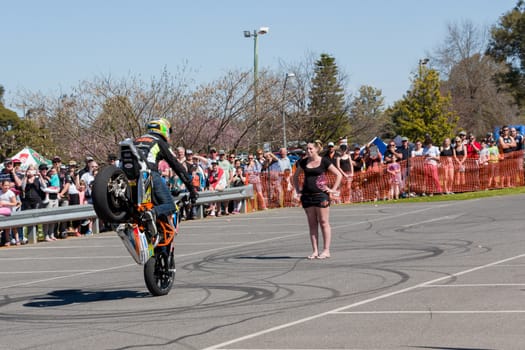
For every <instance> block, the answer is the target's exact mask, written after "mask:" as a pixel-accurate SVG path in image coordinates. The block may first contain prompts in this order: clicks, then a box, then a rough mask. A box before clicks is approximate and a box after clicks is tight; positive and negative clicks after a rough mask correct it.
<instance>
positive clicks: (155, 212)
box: [133, 118, 198, 237]
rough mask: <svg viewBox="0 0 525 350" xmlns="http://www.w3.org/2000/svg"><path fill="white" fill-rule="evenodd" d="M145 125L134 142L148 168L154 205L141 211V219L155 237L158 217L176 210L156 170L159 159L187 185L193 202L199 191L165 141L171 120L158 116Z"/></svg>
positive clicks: (168, 134) (167, 189)
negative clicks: (146, 131)
mask: <svg viewBox="0 0 525 350" xmlns="http://www.w3.org/2000/svg"><path fill="white" fill-rule="evenodd" d="M146 128H147V129H148V133H147V134H145V135H143V136H141V137H138V138H136V139H135V140H134V141H133V143H134V144H135V146H136V147H137V149H138V150H139V152H142V154H143V155H144V158H145V159H146V162H147V163H148V167H149V169H150V170H151V176H152V180H153V198H154V203H155V206H154V207H153V209H152V210H148V211H146V212H144V219H145V221H146V222H147V224H148V227H149V229H150V232H151V234H152V237H156V236H157V225H156V224H155V223H156V221H157V217H159V216H170V215H172V214H173V213H175V210H176V209H175V204H174V202H173V198H172V197H171V193H170V190H169V188H168V186H167V184H166V183H165V182H164V181H163V180H162V177H161V175H160V172H159V169H158V164H159V161H161V160H165V161H166V162H167V163H168V164H169V165H170V167H171V168H172V169H173V170H174V171H175V173H176V174H177V175H178V176H179V178H180V179H181V180H182V182H183V183H184V184H185V185H186V188H187V189H188V191H189V193H190V199H191V200H192V202H194V201H195V199H196V198H197V197H198V194H197V192H196V191H195V188H194V187H193V185H192V183H191V180H190V177H189V175H188V173H187V172H186V170H185V169H184V167H183V166H182V164H180V163H179V161H178V160H177V158H175V156H174V153H173V151H172V150H171V147H170V146H169V144H168V140H169V138H170V134H171V132H172V130H171V125H170V123H169V122H168V121H167V120H166V119H164V118H161V119H157V120H152V121H150V122H148V123H147V124H146Z"/></svg>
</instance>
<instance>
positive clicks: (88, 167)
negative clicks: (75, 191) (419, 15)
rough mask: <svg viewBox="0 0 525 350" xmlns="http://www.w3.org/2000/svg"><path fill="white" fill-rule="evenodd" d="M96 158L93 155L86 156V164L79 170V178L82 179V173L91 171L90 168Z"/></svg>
mask: <svg viewBox="0 0 525 350" xmlns="http://www.w3.org/2000/svg"><path fill="white" fill-rule="evenodd" d="M94 161H95V160H94V159H93V157H89V156H88V157H86V160H85V164H86V165H85V166H84V167H83V168H82V169H80V170H79V172H78V179H79V181H80V178H81V177H82V175H84V174H85V173H88V172H89V169H90V166H91V163H92V162H94Z"/></svg>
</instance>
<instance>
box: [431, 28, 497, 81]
mask: <svg viewBox="0 0 525 350" xmlns="http://www.w3.org/2000/svg"><path fill="white" fill-rule="evenodd" d="M487 37H488V29H486V28H481V27H479V26H476V25H475V24H474V23H473V22H472V21H470V20H463V21H461V22H452V23H448V24H447V34H446V37H445V40H444V41H443V43H442V44H441V45H439V46H438V47H437V48H436V49H435V50H434V53H433V54H431V55H429V56H430V62H431V63H432V66H433V68H435V69H437V70H438V71H439V72H440V76H441V77H442V78H444V79H447V78H449V75H450V72H451V71H452V69H453V68H454V67H455V66H457V65H458V64H459V63H460V62H464V61H465V60H466V59H468V58H470V57H472V56H474V55H477V54H482V53H483V52H484V51H485V50H486V47H487V42H488V40H487Z"/></svg>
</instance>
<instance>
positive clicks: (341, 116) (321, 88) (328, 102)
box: [306, 54, 350, 142]
mask: <svg viewBox="0 0 525 350" xmlns="http://www.w3.org/2000/svg"><path fill="white" fill-rule="evenodd" d="M314 72H315V75H314V77H313V79H312V87H311V90H310V93H309V97H310V103H309V105H308V111H309V115H310V120H309V123H308V125H309V132H308V134H307V135H306V136H307V137H308V139H309V140H313V139H320V140H322V141H326V142H327V141H329V140H333V139H334V138H336V137H337V136H343V135H347V134H348V133H349V132H350V123H349V119H348V111H347V108H346V106H345V94H344V90H343V87H342V86H341V84H340V83H339V81H338V68H337V65H336V64H335V58H333V57H331V56H329V55H328V54H321V57H320V59H319V60H317V62H316V63H315V69H314Z"/></svg>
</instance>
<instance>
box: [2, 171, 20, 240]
mask: <svg viewBox="0 0 525 350" xmlns="http://www.w3.org/2000/svg"><path fill="white" fill-rule="evenodd" d="M0 186H1V187H0V214H1V215H4V216H9V215H11V213H13V212H14V211H15V209H16V208H17V207H19V206H20V203H19V202H17V200H16V194H15V193H14V192H13V191H11V189H10V188H11V181H9V180H7V179H4V180H2V181H1V182H0ZM4 234H5V237H4V242H5V243H4V245H5V246H6V247H9V246H10V245H11V244H16V245H20V240H19V239H18V231H17V230H16V229H13V230H11V229H7V230H5V231H4Z"/></svg>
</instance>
